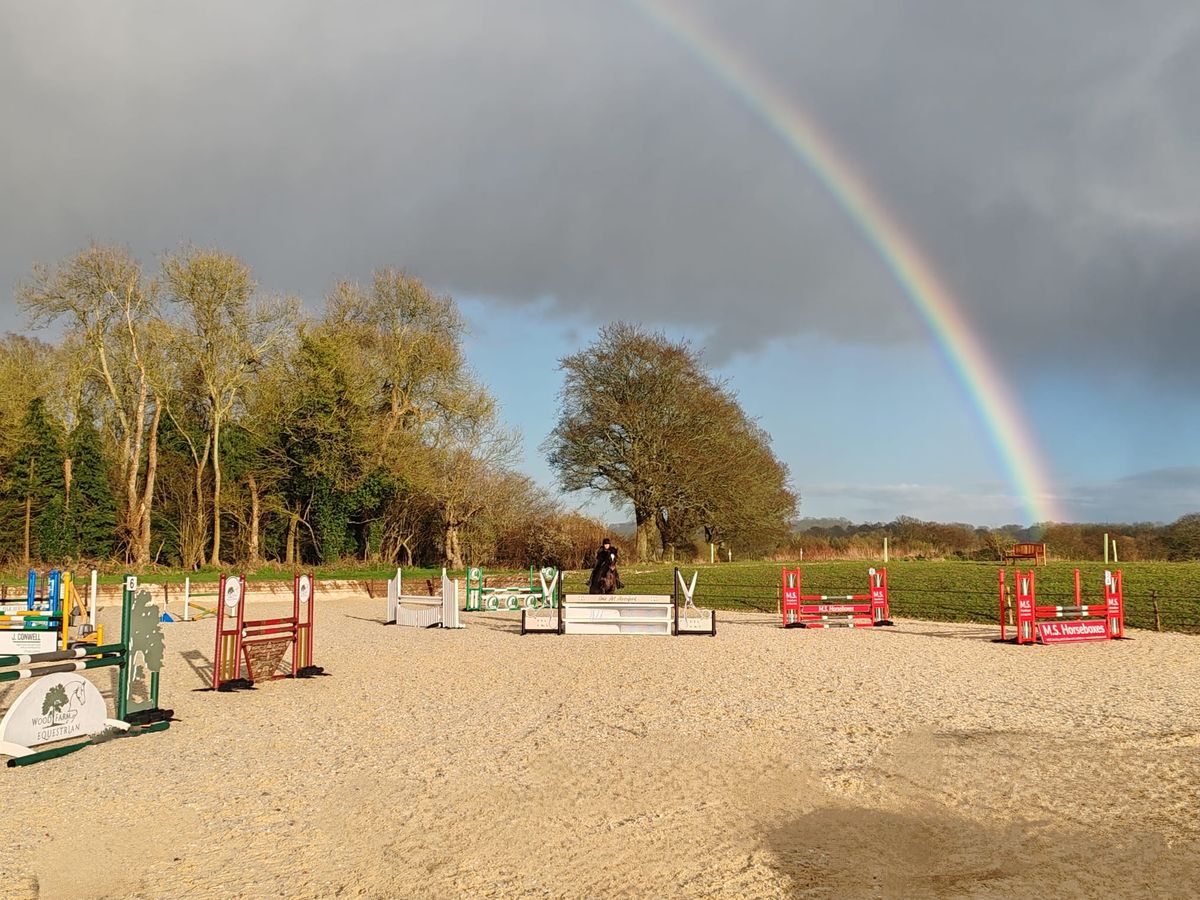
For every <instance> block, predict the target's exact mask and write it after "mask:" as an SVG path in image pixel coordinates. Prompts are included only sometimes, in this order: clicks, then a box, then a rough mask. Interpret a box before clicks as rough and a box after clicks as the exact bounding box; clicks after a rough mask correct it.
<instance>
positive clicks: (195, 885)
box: [0, 598, 1200, 898]
mask: <svg viewBox="0 0 1200 900" xmlns="http://www.w3.org/2000/svg"><path fill="white" fill-rule="evenodd" d="M289 608H290V607H285V606H283V605H280V604H278V603H256V604H254V605H253V607H252V614H255V615H257V614H258V613H260V612H261V613H263V614H284V613H286V612H287V610H288V609H289ZM383 613H384V601H383V600H382V599H375V600H368V599H366V598H361V599H348V600H336V601H335V600H322V601H321V602H320V603H319V604H318V606H317V630H316V662H317V663H318V664H319V665H322V666H325V667H326V669H327V670H328V671H329V673H330V674H331V677H327V678H316V679H311V680H306V681H300V682H291V681H277V682H270V683H267V684H263V685H260V686H259V687H257V688H256V689H255V690H253V691H247V692H240V693H234V694H214V693H211V692H205V691H203V690H198V689H202V688H203V687H204V686H205V685H206V684H207V682H208V678H209V677H210V676H209V673H210V672H211V664H212V650H213V634H214V626H213V622H212V620H208V621H200V622H190V623H177V624H174V625H165V626H164V630H165V631H166V635H167V668H166V670H165V671H164V673H163V686H162V698H163V702H164V705H165V706H168V707H172V708H174V709H175V711H176V716H177V717H178V719H179V721H178V722H177V723H176V724H174V725H173V726H172V727H171V729H170V730H169V731H167V732H165V733H161V734H154V735H147V736H144V737H140V738H137V739H135V740H121V741H115V742H112V743H110V744H107V745H105V746H101V747H93V748H89V749H87V750H85V751H83V752H80V753H76V754H73V755H71V756H68V757H65V758H62V759H59V760H53V761H49V762H46V763H43V764H41V765H38V766H31V767H28V768H24V769H3V770H0V771H2V772H3V774H2V775H0V779H3V785H4V789H3V790H4V798H5V809H6V811H7V813H8V815H7V816H6V826H7V828H6V830H7V841H8V843H7V852H6V853H5V854H4V855H3V857H2V859H0V895H2V896H4V897H16V898H23V897H54V898H58V897H88V898H94V897H131V896H132V897H213V898H217V897H220V898H226V897H277V896H287V897H333V896H372V897H384V896H388V897H390V896H417V897H425V896H461V895H469V896H500V897H509V896H554V897H560V896H562V897H596V896H645V897H662V896H689V897H692V896H713V895H731V896H753V897H783V896H804V897H808V896H812V897H842V896H847V897H861V896H875V897H901V896H903V897H912V896H917V897H926V896H928V897H958V896H982V897H1016V896H1028V895H1030V894H1035V893H1039V894H1045V895H1048V896H1055V897H1062V896H1068V897H1070V896H1094V897H1110V896H1146V895H1154V896H1180V897H1184V896H1195V895H1196V894H1197V893H1198V892H1200V819H1198V815H1197V813H1198V807H1197V801H1198V798H1200V653H1198V651H1200V638H1195V637H1188V636H1183V635H1174V634H1162V635H1159V634H1151V633H1145V632H1136V631H1135V632H1132V633H1131V635H1132V637H1133V640H1128V641H1123V642H1112V643H1103V644H1090V645H1088V644H1085V645H1077V646H1066V647H1037V648H1027V647H1014V646H1006V645H998V644H994V643H992V642H991V638H993V637H994V636H995V631H996V630H995V629H992V628H982V627H979V626H969V625H968V626H959V625H946V624H934V623H921V622H908V621H901V622H899V623H898V627H896V628H894V629H874V630H867V631H862V630H856V631H833V632H812V631H794V630H793V631H783V630H781V629H778V628H775V627H774V624H775V619H774V617H768V616H762V615H745V614H742V615H739V614H733V613H722V614H721V616H720V624H719V627H718V634H717V637H715V638H709V637H687V638H661V637H651V636H599V637H582V636H579V637H577V636H565V637H558V636H549V635H539V636H528V637H525V638H522V637H520V636H519V635H518V623H517V619H516V618H515V616H513V615H511V614H486V613H484V614H479V613H467V614H464V620H465V621H466V623H467V626H468V627H467V628H466V629H463V630H460V631H441V630H424V631H418V630H414V629H402V628H396V627H383V624H382V622H383ZM102 616H103V618H104V620H105V621H106V622H109V623H111V625H110V626H109V627H116V611H115V610H111V609H110V610H103V611H102ZM91 674H92V675H94V676H95V680H96V682H97V684H99V685H100V686H101V689H102V691H103V692H104V693H105V695H106V696H110V695H111V691H112V686H113V678H112V676H111V674H109V673H105V672H103V671H101V672H96V673H91ZM17 690H18V689H13V688H10V687H8V686H4V687H0V706H3V707H7V706H8V705H9V703H11V701H12V700H13V699H14V698H15V696H16V694H17Z"/></svg>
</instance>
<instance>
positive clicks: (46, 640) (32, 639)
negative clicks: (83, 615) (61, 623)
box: [0, 629, 59, 656]
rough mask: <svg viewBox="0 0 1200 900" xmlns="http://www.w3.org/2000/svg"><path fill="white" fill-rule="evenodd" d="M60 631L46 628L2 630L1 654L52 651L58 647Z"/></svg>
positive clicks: (0, 640) (0, 639)
mask: <svg viewBox="0 0 1200 900" xmlns="http://www.w3.org/2000/svg"><path fill="white" fill-rule="evenodd" d="M58 638H59V633H58V632H57V631H46V630H44V629H39V630H36V631H34V630H32V629H31V630H28V631H0V656H6V655H8V654H10V653H12V654H22V653H51V652H53V651H54V650H57V649H58Z"/></svg>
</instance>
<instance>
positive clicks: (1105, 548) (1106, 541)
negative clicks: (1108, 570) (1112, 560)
mask: <svg viewBox="0 0 1200 900" xmlns="http://www.w3.org/2000/svg"><path fill="white" fill-rule="evenodd" d="M1104 564H1105V565H1106V566H1107V565H1108V532H1107V531H1106V532H1104Z"/></svg>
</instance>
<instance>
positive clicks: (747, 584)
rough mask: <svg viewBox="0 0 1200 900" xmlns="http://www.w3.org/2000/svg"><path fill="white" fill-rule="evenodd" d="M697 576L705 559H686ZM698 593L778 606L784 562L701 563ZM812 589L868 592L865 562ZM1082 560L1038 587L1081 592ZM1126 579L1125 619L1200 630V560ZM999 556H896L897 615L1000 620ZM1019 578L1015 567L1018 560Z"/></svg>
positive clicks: (711, 599) (821, 572) (735, 604)
mask: <svg viewBox="0 0 1200 900" xmlns="http://www.w3.org/2000/svg"><path fill="white" fill-rule="evenodd" d="M681 568H683V570H684V572H685V574H686V575H687V576H688V577H689V578H690V576H691V573H692V571H694V570H695V569H696V568H697V567H687V566H685V567H681ZM698 568H699V571H700V576H699V579H698V581H697V588H696V601H697V604H698V605H700V606H711V607H716V608H718V609H760V610H763V611H768V612H771V613H774V612H775V611H776V609H777V608H778V606H777V605H778V598H779V584H780V569H781V568H782V565H781V564H779V563H731V564H723V565H716V566H700V567H698ZM801 568H802V579H803V580H802V586H803V590H804V593H806V594H861V593H866V591H867V568H868V565H867V564H866V563H863V562H858V561H855V562H816V563H805V564H804V565H803V566H802V567H801ZM1075 568H1076V565H1075V564H1074V563H1051V564H1050V565H1047V566H1041V567H1039V568H1038V570H1037V595H1038V598H1039V600H1042V601H1045V602H1063V601H1069V600H1071V599H1072V598H1073V597H1074V572H1075ZM1078 568H1079V570H1080V578H1081V579H1082V586H1083V596H1084V598H1085V602H1087V600H1088V599H1090V600H1092V601H1094V602H1103V587H1102V586H1103V583H1104V582H1103V580H1104V564H1103V563H1080V564H1079V565H1078ZM1113 568H1120V569H1121V570H1122V573H1123V578H1124V586H1125V621H1126V624H1128V625H1129V626H1131V627H1133V628H1150V629H1152V628H1154V627H1155V616H1154V602H1155V599H1157V601H1158V607H1159V619H1160V621H1161V624H1162V628H1163V630H1166V631H1192V632H1200V563H1127V564H1122V565H1121V566H1119V567H1113ZM998 569H999V566H997V565H996V564H994V563H992V564H989V563H971V562H928V561H903V560H902V561H893V562H891V563H889V564H888V566H887V570H888V594H889V600H890V603H891V610H892V615H894V616H901V617H906V618H914V619H931V620H934V621H947V622H995V621H996V620H997V615H998V610H997V606H998V597H997V595H998V589H997V577H996V573H997V571H998ZM621 574H622V580H623V581H624V582H625V587H626V591H627V592H630V593H634V592H638V591H641V592H645V593H652V592H653V593H663V592H666V591H668V590H669V589H670V584H671V578H672V571H671V569H670V568H668V567H661V566H660V567H650V566H646V567H636V566H631V565H626V566H625V568H624V569H623V570H622V573H621ZM586 578H587V573H586V572H582V573H570V574H569V575H568V577H567V589H568V590H570V591H576V590H583V589H584V587H585V584H586ZM1010 582H1011V567H1010Z"/></svg>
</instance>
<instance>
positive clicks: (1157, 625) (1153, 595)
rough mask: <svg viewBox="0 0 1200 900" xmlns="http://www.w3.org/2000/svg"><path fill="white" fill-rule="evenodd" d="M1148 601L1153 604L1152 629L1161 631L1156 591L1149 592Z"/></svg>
mask: <svg viewBox="0 0 1200 900" xmlns="http://www.w3.org/2000/svg"><path fill="white" fill-rule="evenodd" d="M1150 602H1151V603H1153V604H1154V630H1155V631H1162V613H1161V611H1160V610H1159V608H1158V591H1157V590H1153V591H1151V592H1150Z"/></svg>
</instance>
